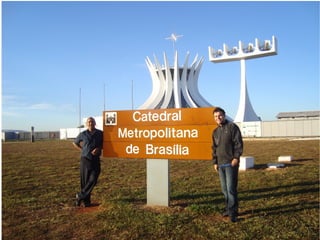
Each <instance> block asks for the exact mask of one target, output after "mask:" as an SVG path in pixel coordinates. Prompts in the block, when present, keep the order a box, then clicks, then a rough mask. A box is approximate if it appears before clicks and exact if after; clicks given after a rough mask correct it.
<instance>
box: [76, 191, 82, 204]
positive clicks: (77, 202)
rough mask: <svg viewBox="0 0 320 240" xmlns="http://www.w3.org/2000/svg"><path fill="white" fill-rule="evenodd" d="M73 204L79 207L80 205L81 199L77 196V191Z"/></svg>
mask: <svg viewBox="0 0 320 240" xmlns="http://www.w3.org/2000/svg"><path fill="white" fill-rule="evenodd" d="M75 205H76V207H80V205H81V200H80V198H79V194H78V193H77V194H76V202H75Z"/></svg>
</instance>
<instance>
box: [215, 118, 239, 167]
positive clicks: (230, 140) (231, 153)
mask: <svg viewBox="0 0 320 240" xmlns="http://www.w3.org/2000/svg"><path fill="white" fill-rule="evenodd" d="M212 143H213V144H212V158H213V163H214V164H219V165H221V164H228V163H231V161H232V159H233V158H237V159H239V160H240V156H241V154H242V152H243V142H242V136H241V131H240V129H239V127H238V126H237V125H236V124H234V123H233V122H230V121H228V120H227V119H226V120H225V121H224V123H223V124H222V125H221V126H218V127H217V128H216V129H215V130H214V131H213V133H212Z"/></svg>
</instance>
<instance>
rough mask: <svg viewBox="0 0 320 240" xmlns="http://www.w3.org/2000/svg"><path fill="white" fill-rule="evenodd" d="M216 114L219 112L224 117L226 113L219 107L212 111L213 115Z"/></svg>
mask: <svg viewBox="0 0 320 240" xmlns="http://www.w3.org/2000/svg"><path fill="white" fill-rule="evenodd" d="M216 112H221V113H222V114H223V115H224V116H225V115H226V112H225V111H224V110H223V109H222V108H221V107H216V108H215V109H214V110H213V113H216Z"/></svg>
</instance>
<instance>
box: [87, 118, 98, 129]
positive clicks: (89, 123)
mask: <svg viewBox="0 0 320 240" xmlns="http://www.w3.org/2000/svg"><path fill="white" fill-rule="evenodd" d="M95 126H96V122H95V121H94V119H92V118H88V120H87V128H88V129H89V130H93V129H94V128H95Z"/></svg>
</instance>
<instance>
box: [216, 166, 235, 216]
mask: <svg viewBox="0 0 320 240" xmlns="http://www.w3.org/2000/svg"><path fill="white" fill-rule="evenodd" d="M238 172H239V166H235V167H232V166H226V167H225V166H219V177H220V183H221V190H222V193H223V195H224V198H225V204H226V211H227V213H228V214H229V215H230V216H237V215H238V190H237V189H238Z"/></svg>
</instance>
